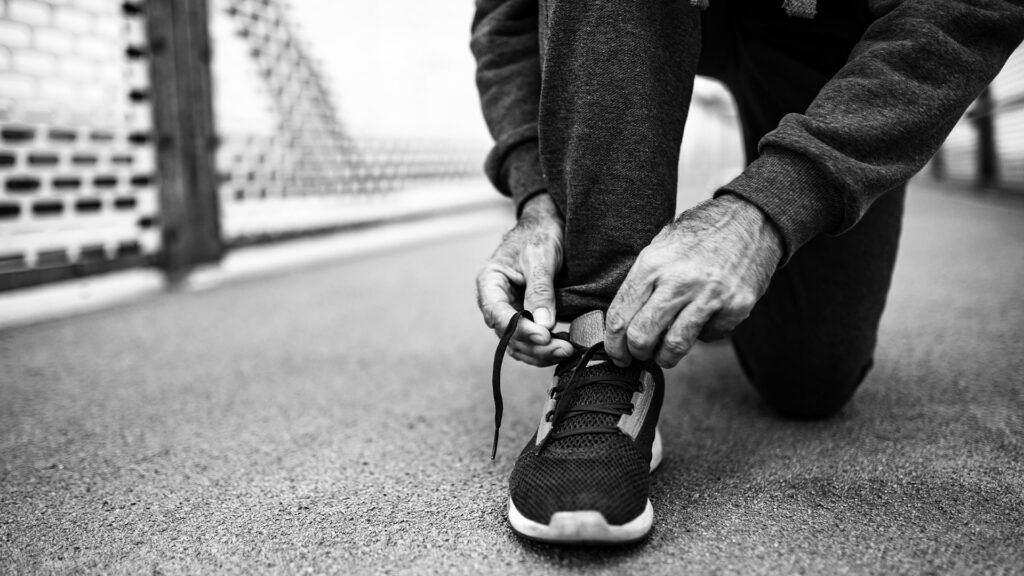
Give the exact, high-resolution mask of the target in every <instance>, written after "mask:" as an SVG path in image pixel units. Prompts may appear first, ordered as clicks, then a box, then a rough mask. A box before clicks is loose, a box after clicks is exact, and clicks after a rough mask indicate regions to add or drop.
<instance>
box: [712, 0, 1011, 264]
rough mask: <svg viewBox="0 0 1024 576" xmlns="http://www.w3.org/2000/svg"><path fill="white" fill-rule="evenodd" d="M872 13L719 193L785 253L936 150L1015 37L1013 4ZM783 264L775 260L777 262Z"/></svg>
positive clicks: (970, 3)
mask: <svg viewBox="0 0 1024 576" xmlns="http://www.w3.org/2000/svg"><path fill="white" fill-rule="evenodd" d="M872 8H873V9H874V10H876V11H877V12H881V14H880V16H879V17H878V19H877V20H876V21H875V22H873V23H872V25H871V26H870V27H869V28H868V30H867V31H866V32H865V34H864V36H863V37H862V38H861V41H860V42H859V43H858V44H857V45H856V47H855V48H854V50H853V52H852V53H851V54H850V57H849V60H848V61H847V64H846V65H845V66H844V67H843V68H842V69H841V70H840V71H839V73H838V74H836V75H835V77H834V78H833V79H832V80H830V81H829V82H828V83H827V84H826V85H825V86H824V88H822V90H821V92H820V93H819V94H818V96H817V98H816V99H815V100H814V102H812V103H811V105H810V106H809V107H808V109H807V111H806V112H805V113H803V114H788V115H787V116H785V117H784V118H783V119H782V121H781V122H780V123H779V126H778V128H777V129H775V130H773V131H772V132H769V133H768V134H766V135H765V137H764V138H763V139H762V140H761V141H760V143H759V145H758V148H759V152H760V154H759V157H758V158H757V160H755V161H754V162H752V163H751V164H750V165H749V166H748V167H747V169H746V170H744V172H743V173H742V174H741V175H740V176H739V177H737V178H736V179H735V180H733V181H732V182H731V183H729V184H727V185H726V186H724V187H723V188H722V189H721V190H719V192H718V193H719V194H721V193H724V192H731V193H734V194H738V195H740V196H742V197H744V198H746V199H747V200H749V201H750V202H752V203H754V204H756V205H757V206H758V207H760V208H761V209H762V210H763V211H764V212H765V213H767V214H768V216H769V217H770V218H771V219H772V220H773V221H774V222H775V224H776V225H777V226H778V228H779V229H780V231H781V232H782V235H783V237H784V240H785V244H786V252H785V253H786V256H785V258H788V257H789V256H791V255H792V254H793V252H795V251H796V250H797V249H798V248H799V247H800V246H801V245H803V244H804V243H805V242H807V241H808V240H810V239H811V238H813V237H814V236H816V235H817V234H820V233H830V234H840V233H842V232H844V231H846V230H848V229H849V228H850V227H852V226H853V225H854V224H856V223H857V221H858V220H860V218H861V216H863V215H864V212H865V211H866V210H867V209H868V207H869V206H870V205H871V203H872V202H873V201H874V200H875V199H876V198H878V197H879V196H880V195H882V194H883V193H885V192H886V191H888V190H891V189H892V188H894V187H896V186H899V185H900V184H902V183H903V182H905V181H906V180H907V179H909V178H910V177H911V176H913V175H914V174H915V173H916V172H917V171H918V170H920V169H921V168H922V167H923V166H924V165H925V163H926V162H928V160H929V159H930V158H931V156H932V155H933V154H934V153H935V151H936V150H938V148H939V146H940V145H941V144H942V142H943V140H944V139H945V138H946V136H947V135H948V134H949V132H950V131H951V130H952V129H953V126H954V125H955V124H956V122H957V120H959V118H960V117H961V115H963V113H964V111H965V110H966V109H967V107H968V106H969V105H970V104H971V102H972V101H973V100H974V99H975V98H976V97H977V96H978V94H980V93H981V91H982V90H983V89H984V88H985V86H986V85H988V83H989V82H990V81H991V80H992V78H993V77H995V75H996V74H997V73H998V72H999V69H1000V68H1001V67H1002V65H1003V64H1004V63H1005V61H1006V59H1007V58H1008V57H1009V56H1010V54H1011V53H1012V52H1013V50H1014V49H1015V48H1016V47H1017V45H1018V44H1020V42H1021V40H1022V38H1024V3H1022V2H1021V0H1016V1H1002V0H963V1H958V0H906V1H904V2H902V3H897V2H893V1H891V0H890V1H887V2H874V3H873V4H872ZM784 261H785V259H784Z"/></svg>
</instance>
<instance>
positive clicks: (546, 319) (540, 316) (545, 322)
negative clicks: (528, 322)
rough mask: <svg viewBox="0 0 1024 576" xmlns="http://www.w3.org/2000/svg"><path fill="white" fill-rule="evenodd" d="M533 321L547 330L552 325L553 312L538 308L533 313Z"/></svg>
mask: <svg viewBox="0 0 1024 576" xmlns="http://www.w3.org/2000/svg"><path fill="white" fill-rule="evenodd" d="M533 321H534V322H536V323H537V324H540V325H541V326H543V327H545V328H547V327H548V326H550V325H551V311H550V310H548V309H547V308H537V309H536V310H534V311H533Z"/></svg>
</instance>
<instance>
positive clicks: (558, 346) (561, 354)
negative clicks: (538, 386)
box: [509, 340, 573, 366]
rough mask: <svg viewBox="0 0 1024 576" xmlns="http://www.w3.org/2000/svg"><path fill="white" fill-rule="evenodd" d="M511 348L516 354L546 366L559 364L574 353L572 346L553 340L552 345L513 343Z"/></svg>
mask: <svg viewBox="0 0 1024 576" xmlns="http://www.w3.org/2000/svg"><path fill="white" fill-rule="evenodd" d="M509 348H510V349H511V350H513V351H515V352H516V354H518V355H520V356H523V357H529V358H531V359H533V360H534V361H536V362H540V363H542V364H543V365H544V366H550V365H551V364H557V363H559V362H561V361H562V360H565V359H566V358H568V357H569V356H571V355H572V353H573V348H572V345H571V344H569V343H568V342H566V341H564V340H553V341H552V342H551V343H550V344H546V345H537V344H531V343H529V342H513V343H510V344H509Z"/></svg>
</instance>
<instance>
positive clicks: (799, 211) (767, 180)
mask: <svg viewBox="0 0 1024 576" xmlns="http://www.w3.org/2000/svg"><path fill="white" fill-rule="evenodd" d="M726 193H731V194H736V195H737V196H740V197H742V198H743V199H745V200H747V201H748V202H750V203H752V204H754V205H755V206H757V207H758V208H760V209H761V210H762V211H763V212H764V213H765V214H766V215H767V216H768V218H769V219H770V220H771V221H772V223H773V224H775V226H776V228H777V229H778V230H779V232H780V233H781V234H782V240H783V244H784V246H783V256H782V261H781V263H780V265H785V264H786V262H788V261H789V259H790V258H791V257H792V256H793V254H794V253H795V252H796V251H797V249H799V248H800V247H801V246H803V245H804V244H806V243H807V242H808V241H810V240H811V239H812V238H814V237H815V236H817V235H818V234H821V233H823V232H824V233H833V232H838V229H839V228H840V226H841V225H842V222H843V212H844V210H843V201H842V197H841V195H840V193H839V191H838V190H836V189H835V187H834V186H833V185H832V184H831V183H830V182H829V180H828V178H827V177H826V176H825V173H824V172H823V171H822V170H821V169H819V168H818V167H817V166H816V165H814V163H813V162H811V161H810V160H808V159H807V158H805V157H804V156H801V155H800V154H796V153H793V152H789V151H788V150H784V149H781V148H765V149H764V150H763V151H762V154H761V156H760V157H759V158H758V159H757V160H755V161H754V162H752V163H751V164H750V165H749V166H747V168H746V170H744V171H743V173H742V174H740V175H739V176H738V177H736V179H735V180H733V181H732V182H730V183H728V184H726V185H725V186H723V187H722V188H721V189H719V190H718V191H717V192H716V193H715V196H718V195H721V194H726Z"/></svg>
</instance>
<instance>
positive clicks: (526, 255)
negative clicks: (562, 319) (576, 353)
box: [476, 193, 573, 366]
mask: <svg viewBox="0 0 1024 576" xmlns="http://www.w3.org/2000/svg"><path fill="white" fill-rule="evenodd" d="M563 228H564V222H563V221H562V217H561V215H560V214H559V213H558V209H557V208H556V207H555V203H554V201H553V200H552V199H551V196H550V195H548V194H547V193H541V194H537V195H536V196H534V197H533V198H531V199H529V200H527V202H526V204H525V205H524V206H523V210H522V213H521V214H520V216H519V222H518V223H517V224H516V225H515V227H514V228H512V229H511V230H509V231H508V232H507V233H506V234H505V236H504V237H503V238H502V240H501V244H499V245H498V249H497V250H495V251H494V255H493V256H491V257H490V259H489V260H488V261H487V264H486V265H485V266H484V269H483V270H481V271H480V273H479V274H478V275H477V277H476V295H477V305H478V306H479V307H480V312H482V313H483V315H484V322H486V323H487V325H488V326H490V327H491V328H493V329H494V332H495V333H496V334H497V335H498V336H501V333H502V332H504V330H505V326H506V325H508V322H509V320H510V319H511V318H512V315H513V314H515V313H516V309H517V307H518V308H523V309H526V310H530V311H532V312H533V318H534V319H533V321H532V322H531V321H529V320H527V319H526V318H523V319H522V320H520V321H519V326H518V327H517V328H516V333H515V335H513V337H512V339H511V340H510V341H509V345H508V353H509V356H512V357H513V358H515V359H516V360H519V361H522V362H526V363H527V364H532V365H534V366H550V365H551V364H556V363H558V362H561V361H562V360H564V359H565V358H568V357H569V356H570V355H572V352H573V349H572V345H570V344H569V343H568V342H565V341H562V340H552V339H551V329H552V328H554V327H555V286H554V280H555V274H556V273H557V272H558V270H559V269H560V268H561V267H562V236H563V232H562V230H563Z"/></svg>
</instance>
